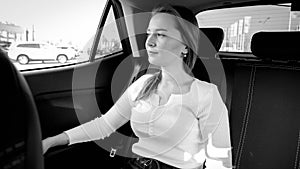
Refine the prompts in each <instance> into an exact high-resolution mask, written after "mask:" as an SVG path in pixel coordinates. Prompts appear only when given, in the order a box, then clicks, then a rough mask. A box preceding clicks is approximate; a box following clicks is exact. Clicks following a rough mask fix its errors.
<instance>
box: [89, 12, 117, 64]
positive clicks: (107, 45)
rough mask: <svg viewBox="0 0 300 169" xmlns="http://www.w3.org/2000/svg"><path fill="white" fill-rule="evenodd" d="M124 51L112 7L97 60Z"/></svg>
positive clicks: (100, 42) (99, 45)
mask: <svg viewBox="0 0 300 169" xmlns="http://www.w3.org/2000/svg"><path fill="white" fill-rule="evenodd" d="M119 51H122V45H121V40H120V36H119V32H118V28H117V24H116V20H115V16H114V13H113V9H112V7H111V8H110V10H109V13H108V16H107V18H106V21H105V24H104V27H103V28H102V33H101V37H100V41H99V43H98V47H97V52H96V56H95V58H96V59H97V58H102V57H104V56H107V55H109V54H112V53H116V52H119Z"/></svg>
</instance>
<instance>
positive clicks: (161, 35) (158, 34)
mask: <svg viewBox="0 0 300 169" xmlns="http://www.w3.org/2000/svg"><path fill="white" fill-rule="evenodd" d="M157 36H158V37H165V36H166V35H164V34H161V33H157Z"/></svg>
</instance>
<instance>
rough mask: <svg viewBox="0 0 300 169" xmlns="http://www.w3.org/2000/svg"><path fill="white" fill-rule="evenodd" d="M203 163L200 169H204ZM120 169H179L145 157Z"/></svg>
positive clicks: (138, 158) (130, 161)
mask: <svg viewBox="0 0 300 169" xmlns="http://www.w3.org/2000/svg"><path fill="white" fill-rule="evenodd" d="M205 162H206V161H204V163H203V166H202V169H205V168H206V167H205ZM122 169H179V168H177V167H174V166H171V165H168V164H166V163H163V162H161V161H158V160H156V159H152V158H146V157H136V158H132V159H130V160H129V161H128V163H127V164H126V166H125V167H124V168H122Z"/></svg>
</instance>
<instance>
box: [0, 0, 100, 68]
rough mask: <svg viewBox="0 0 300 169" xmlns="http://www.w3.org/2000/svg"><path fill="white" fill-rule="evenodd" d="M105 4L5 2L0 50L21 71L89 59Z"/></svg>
mask: <svg viewBox="0 0 300 169" xmlns="http://www.w3.org/2000/svg"><path fill="white" fill-rule="evenodd" d="M105 4H106V0H90V1H88V2H86V1H80V2H79V1H78V2H76V3H73V2H71V1H69V0H53V1H39V0H33V1H26V2H23V1H21V0H13V1H7V2H6V3H5V5H4V6H3V5H2V6H3V9H1V10H0V49H1V50H3V51H4V52H5V53H7V55H8V57H9V58H10V60H11V61H12V62H13V64H14V65H15V66H16V67H17V68H18V69H19V70H21V71H25V70H26V71H30V70H39V69H46V68H60V67H62V66H66V65H74V64H78V63H81V62H86V61H89V54H88V50H90V49H91V46H92V41H93V39H94V36H95V33H96V31H97V25H98V22H99V20H100V17H101V13H102V12H103V9H104V6H105ZM16 11H18V12H16Z"/></svg>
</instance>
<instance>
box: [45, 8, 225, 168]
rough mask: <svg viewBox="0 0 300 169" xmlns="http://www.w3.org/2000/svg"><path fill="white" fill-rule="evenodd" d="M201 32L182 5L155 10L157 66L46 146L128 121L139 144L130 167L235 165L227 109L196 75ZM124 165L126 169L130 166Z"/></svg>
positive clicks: (97, 134)
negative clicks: (90, 117) (102, 111)
mask: <svg viewBox="0 0 300 169" xmlns="http://www.w3.org/2000/svg"><path fill="white" fill-rule="evenodd" d="M198 31H199V29H198V24H197V20H196V18H195V16H194V15H193V13H192V12H191V11H189V10H188V9H187V8H184V7H181V6H168V5H162V6H159V7H157V8H155V9H154V10H153V12H152V18H151V20H150V22H149V25H148V29H147V34H148V37H147V40H146V43H145V46H146V50H147V53H148V56H149V57H148V60H149V62H150V63H151V64H153V65H156V66H158V67H159V71H158V73H155V74H146V75H143V76H142V77H140V78H139V79H138V80H137V81H136V82H134V83H133V84H132V85H131V86H130V87H129V88H128V89H127V90H126V91H125V92H124V94H123V95H122V96H121V97H120V98H119V100H118V101H117V102H116V103H115V105H114V106H113V107H112V108H111V109H110V110H109V111H108V112H107V113H106V114H105V115H103V116H101V117H100V118H96V119H95V120H92V121H90V122H88V123H85V124H82V125H80V126H78V127H76V128H73V129H70V130H68V131H65V132H63V133H61V134H59V135H56V136H54V137H49V138H47V139H45V140H43V149H44V152H46V151H47V150H48V148H50V147H53V146H57V145H64V144H75V143H80V142H86V141H92V140H96V139H103V138H104V137H107V136H109V135H110V134H111V133H112V132H114V131H115V130H116V129H118V128H119V127H120V126H122V125H123V124H125V123H126V122H128V120H130V123H131V127H132V129H133V131H134V133H135V134H136V135H137V136H138V138H139V141H138V142H137V143H135V144H134V145H133V147H132V151H133V152H134V153H135V154H137V155H138V158H136V159H134V160H131V161H130V162H129V164H128V166H126V167H127V168H134V167H136V166H139V165H141V164H142V165H144V164H146V165H147V167H149V168H151V167H152V168H155V167H157V166H160V168H170V169H171V168H203V166H204V165H203V163H204V162H205V161H206V166H207V168H222V167H224V166H227V167H230V166H231V155H230V154H231V153H230V136H229V123H228V115H227V110H226V107H225V105H224V103H223V101H222V99H221V97H220V94H219V92H218V89H217V87H216V86H215V85H213V84H210V83H206V82H203V81H200V80H198V79H196V78H194V77H193V75H192V73H191V70H192V68H193V66H194V63H195V60H196V58H197V50H198V38H199V32H198ZM126 167H125V168H126Z"/></svg>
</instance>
